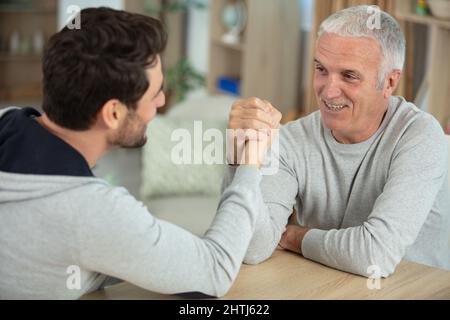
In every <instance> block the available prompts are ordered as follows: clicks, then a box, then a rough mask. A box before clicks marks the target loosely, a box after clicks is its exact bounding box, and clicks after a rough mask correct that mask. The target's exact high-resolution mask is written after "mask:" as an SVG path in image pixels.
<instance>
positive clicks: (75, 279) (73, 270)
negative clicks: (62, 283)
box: [66, 265, 81, 290]
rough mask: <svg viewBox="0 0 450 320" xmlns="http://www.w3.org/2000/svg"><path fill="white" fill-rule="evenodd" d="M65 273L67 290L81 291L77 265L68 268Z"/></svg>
mask: <svg viewBox="0 0 450 320" xmlns="http://www.w3.org/2000/svg"><path fill="white" fill-rule="evenodd" d="M66 273H67V274H68V275H69V276H68V277H67V280H66V288H67V289H68V290H81V269H80V267H79V266H77V265H72V266H68V267H67V270H66Z"/></svg>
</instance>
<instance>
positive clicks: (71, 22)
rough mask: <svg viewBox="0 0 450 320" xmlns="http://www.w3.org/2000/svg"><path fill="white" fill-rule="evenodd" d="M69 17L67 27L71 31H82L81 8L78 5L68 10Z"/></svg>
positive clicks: (71, 6) (69, 7)
mask: <svg viewBox="0 0 450 320" xmlns="http://www.w3.org/2000/svg"><path fill="white" fill-rule="evenodd" d="M66 13H67V14H68V15H69V17H68V18H67V20H66V26H67V28H68V29H69V30H80V29H81V8H80V7H79V6H76V5H70V6H68V7H67V9H66Z"/></svg>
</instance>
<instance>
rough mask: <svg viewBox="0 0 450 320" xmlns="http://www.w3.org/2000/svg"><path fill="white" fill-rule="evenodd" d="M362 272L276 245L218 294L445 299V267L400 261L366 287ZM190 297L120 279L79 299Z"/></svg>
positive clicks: (449, 292)
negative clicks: (392, 270) (334, 266)
mask: <svg viewBox="0 0 450 320" xmlns="http://www.w3.org/2000/svg"><path fill="white" fill-rule="evenodd" d="M367 280H368V279H367V278H365V277H361V276H356V275H353V274H349V273H346V272H342V271H338V270H335V269H331V268H328V267H326V266H323V265H321V264H318V263H316V262H313V261H310V260H307V259H305V258H303V257H301V256H299V255H296V254H293V253H290V252H286V251H276V252H275V253H274V255H273V256H272V257H271V258H270V259H269V260H267V261H265V262H264V263H261V264H259V265H253V266H251V265H243V266H242V268H241V270H240V272H239V275H238V277H237V279H236V282H235V283H234V285H233V287H232V288H231V290H230V291H229V293H228V294H227V295H226V296H225V297H223V298H222V299H230V300H232V299H242V300H246V299H252V300H253V299H254V300H259V299H275V300H278V299H289V300H294V299H448V300H450V271H446V270H441V269H436V268H431V267H428V266H425V265H421V264H417V263H413V262H408V261H402V262H401V263H400V265H399V266H398V267H397V270H396V271H395V273H394V274H393V275H392V276H390V277H389V278H387V279H381V282H380V287H381V288H380V289H372V290H371V289H368V287H367ZM185 298H189V299H192V296H189V295H183V296H180V295H162V294H158V293H153V292H149V291H146V290H144V289H141V288H139V287H136V286H134V285H132V284H129V283H121V284H117V285H114V286H111V287H109V288H106V289H105V290H102V291H98V292H95V293H93V294H90V295H87V296H85V297H83V299H90V300H91V299H92V300H96V299H164V300H165V299H185Z"/></svg>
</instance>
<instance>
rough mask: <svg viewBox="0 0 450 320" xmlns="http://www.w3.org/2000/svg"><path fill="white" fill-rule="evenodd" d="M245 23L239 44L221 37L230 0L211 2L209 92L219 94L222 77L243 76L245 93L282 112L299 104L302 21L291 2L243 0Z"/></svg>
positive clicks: (294, 3)
mask: <svg viewBox="0 0 450 320" xmlns="http://www.w3.org/2000/svg"><path fill="white" fill-rule="evenodd" d="M243 1H244V4H245V7H246V8H247V25H246V26H245V29H244V30H243V32H242V34H241V35H240V36H241V43H239V44H228V43H225V42H223V41H222V37H223V35H224V34H226V32H227V30H226V28H225V27H224V26H223V24H222V23H221V16H222V10H223V7H224V6H225V5H226V4H227V3H228V0H214V1H210V10H211V11H210V46H209V71H208V91H209V92H210V93H216V92H218V91H219V90H218V89H217V81H218V79H220V78H221V77H224V76H227V77H234V78H239V79H240V80H241V82H240V95H241V96H242V97H259V98H261V99H266V100H268V101H270V102H271V103H272V104H273V105H274V106H276V107H277V108H278V109H279V110H280V111H281V112H282V113H283V114H287V113H288V112H290V111H291V110H292V109H294V108H295V107H296V106H297V105H298V77H299V70H300V67H299V61H298V60H299V59H298V57H299V52H300V43H299V39H300V23H299V21H298V18H299V15H298V10H299V9H298V4H297V1H293V0H277V1H261V0H243Z"/></svg>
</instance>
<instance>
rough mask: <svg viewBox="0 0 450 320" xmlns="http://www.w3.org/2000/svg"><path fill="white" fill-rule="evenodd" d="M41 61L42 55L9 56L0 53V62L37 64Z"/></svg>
mask: <svg viewBox="0 0 450 320" xmlns="http://www.w3.org/2000/svg"><path fill="white" fill-rule="evenodd" d="M41 60H42V55H32V54H23V55H21V54H17V55H11V54H8V53H0V62H27V61H29V62H39V61H41Z"/></svg>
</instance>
